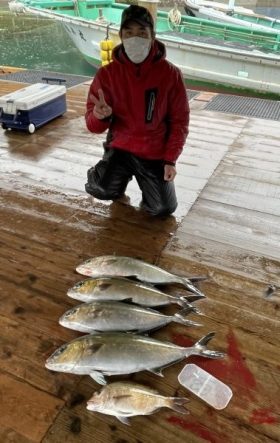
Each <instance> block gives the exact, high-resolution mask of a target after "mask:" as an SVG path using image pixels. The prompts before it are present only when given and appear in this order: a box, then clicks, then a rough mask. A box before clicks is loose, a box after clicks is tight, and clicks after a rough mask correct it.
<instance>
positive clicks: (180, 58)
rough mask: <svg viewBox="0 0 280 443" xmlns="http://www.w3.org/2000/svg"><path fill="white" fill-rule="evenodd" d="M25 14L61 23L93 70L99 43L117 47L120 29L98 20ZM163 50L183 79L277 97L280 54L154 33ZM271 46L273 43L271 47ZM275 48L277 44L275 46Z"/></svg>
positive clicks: (43, 11)
mask: <svg viewBox="0 0 280 443" xmlns="http://www.w3.org/2000/svg"><path fill="white" fill-rule="evenodd" d="M25 12H28V13H32V14H35V15H39V16H43V17H49V18H52V19H54V20H56V21H59V22H61V24H62V25H63V27H64V28H65V30H66V32H67V33H68V35H69V37H70V38H71V39H72V41H73V43H74V44H75V46H76V47H77V48H78V50H79V51H80V52H81V53H82V55H83V56H84V58H85V59H86V60H87V61H88V62H89V63H91V64H92V65H93V66H95V67H99V66H100V65H101V56H100V42H101V41H102V40H104V39H105V38H107V37H108V38H109V39H111V40H113V44H114V46H115V45H116V44H118V43H119V36H118V34H119V25H117V24H110V23H109V24H108V21H107V22H105V23H104V22H102V21H98V20H89V19H85V18H82V17H77V16H75V17H71V16H67V15H63V14H58V13H54V12H52V11H49V10H46V9H39V8H33V7H25ZM157 38H158V39H159V40H160V41H162V42H163V43H164V44H165V46H166V51H167V59H168V60H169V61H170V62H172V63H173V64H175V65H176V66H178V67H179V68H180V69H181V71H182V73H183V76H184V77H185V78H186V79H189V80H192V81H196V82H202V83H207V84H210V85H211V84H213V85H214V86H216V85H217V84H219V85H224V87H226V88H227V87H228V88H231V89H234V90H235V91H241V93H242V91H244V90H246V91H247V90H250V91H251V92H252V94H258V95H259V94H262V95H270V96H271V95H272V94H274V95H276V98H278V96H279V97H280V76H279V68H280V53H279V50H277V52H271V53H270V52H269V53H266V52H264V51H261V50H256V49H255V50H254V49H253V48H251V49H250V48H247V49H245V46H240V45H238V44H237V43H235V44H234V43H232V42H228V41H219V40H216V43H212V42H211V43H205V41H204V42H203V41H201V37H200V36H186V35H183V36H181V35H180V33H177V34H176V35H174V34H173V33H172V32H166V31H163V32H160V33H157ZM273 45H274V43H273ZM275 45H278V46H277V48H278V47H279V43H277V42H276V43H275Z"/></svg>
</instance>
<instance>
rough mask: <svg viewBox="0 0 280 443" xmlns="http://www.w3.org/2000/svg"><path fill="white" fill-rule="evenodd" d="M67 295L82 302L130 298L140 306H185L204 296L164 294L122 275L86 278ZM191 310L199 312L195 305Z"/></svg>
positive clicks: (69, 290)
mask: <svg viewBox="0 0 280 443" xmlns="http://www.w3.org/2000/svg"><path fill="white" fill-rule="evenodd" d="M67 295H68V296H69V297H71V298H74V299H76V300H80V301H84V302H91V301H94V300H96V301H105V300H114V301H121V300H126V299H131V301H132V302H133V303H136V304H138V305H141V306H148V307H155V306H158V307H159V306H167V305H170V304H177V305H179V306H182V307H185V308H187V307H191V305H190V303H192V302H194V301H196V300H200V299H203V298H205V296H202V295H195V294H193V295H189V296H183V297H176V296H173V295H169V294H166V293H165V292H162V291H160V290H159V289H157V288H155V287H154V286H152V285H150V284H147V283H143V282H136V281H133V280H129V279H128V278H123V277H101V278H98V277H97V278H88V279H86V280H82V281H80V282H78V283H76V284H75V285H74V286H73V287H72V288H70V289H68V291H67ZM193 311H194V312H197V313H199V311H198V309H197V308H195V307H193Z"/></svg>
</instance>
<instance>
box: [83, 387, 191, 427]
mask: <svg viewBox="0 0 280 443" xmlns="http://www.w3.org/2000/svg"><path fill="white" fill-rule="evenodd" d="M187 401H189V400H188V399H187V398H182V397H165V396H163V395H160V394H159V393H158V391H156V390H154V389H151V388H149V387H147V386H143V385H140V384H137V383H132V382H115V383H111V384H109V385H107V386H104V387H103V388H102V389H101V391H99V392H95V393H94V394H93V396H92V397H91V399H90V400H88V402H87V409H88V410H89V411H94V412H100V413H102V414H107V415H113V416H115V417H116V418H117V419H118V420H120V421H121V422H122V423H124V424H126V425H128V424H129V420H128V417H134V416H136V415H150V414H153V413H155V412H157V411H158V410H159V409H161V408H170V409H173V410H174V411H176V412H180V413H181V414H188V413H189V411H188V410H187V409H186V408H184V407H183V405H184V404H185V403H186V402H187Z"/></svg>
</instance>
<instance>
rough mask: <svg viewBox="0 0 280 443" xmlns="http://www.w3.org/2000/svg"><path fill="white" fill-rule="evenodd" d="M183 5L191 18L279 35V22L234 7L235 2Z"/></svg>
mask: <svg viewBox="0 0 280 443" xmlns="http://www.w3.org/2000/svg"><path fill="white" fill-rule="evenodd" d="M184 3H185V4H184V8H185V11H186V14H187V15H190V16H192V17H198V18H203V19H206V20H215V21H216V22H222V23H228V24H233V25H238V26H246V27H249V28H252V29H255V30H260V31H268V32H275V33H276V34H280V20H277V19H275V18H272V17H268V16H265V15H260V14H256V13H255V12H254V11H253V10H252V9H247V8H243V7H242V6H235V0H229V2H228V3H220V2H215V1H209V0H184Z"/></svg>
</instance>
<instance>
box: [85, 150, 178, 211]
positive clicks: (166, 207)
mask: <svg viewBox="0 0 280 443" xmlns="http://www.w3.org/2000/svg"><path fill="white" fill-rule="evenodd" d="M87 175H88V182H87V183H86V185H85V189H86V192H87V193H89V194H91V195H93V196H94V197H96V198H98V199H100V200H116V199H118V198H120V197H122V196H123V194H124V192H125V190H126V187H127V185H128V182H129V181H130V180H131V179H132V176H135V178H136V181H137V183H138V185H139V188H140V189H141V191H142V204H141V207H142V208H143V209H144V210H146V211H147V212H148V213H150V214H151V215H169V214H172V213H173V212H174V211H175V209H176V207H177V198H176V194H175V187H174V182H168V181H165V180H164V163H163V161H161V160H144V159H142V158H139V157H136V156H135V155H133V154H131V153H130V152H127V151H123V150H120V149H110V148H106V149H105V153H104V156H103V159H102V160H100V161H99V162H98V163H97V164H96V165H95V166H94V167H92V168H90V169H89V170H88V173H87Z"/></svg>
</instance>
